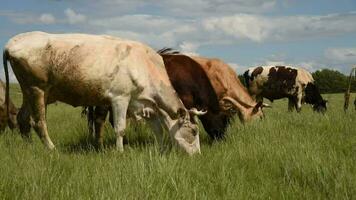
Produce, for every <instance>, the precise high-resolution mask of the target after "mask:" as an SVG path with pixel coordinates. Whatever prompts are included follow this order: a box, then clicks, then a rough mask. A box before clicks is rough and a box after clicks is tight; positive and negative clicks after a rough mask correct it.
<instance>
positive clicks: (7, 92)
mask: <svg viewBox="0 0 356 200" xmlns="http://www.w3.org/2000/svg"><path fill="white" fill-rule="evenodd" d="M8 58H9V52H8V51H7V50H6V49H5V50H4V52H3V54H2V60H3V64H4V71H5V80H6V89H5V104H6V116H7V118H8V120H9V116H10V112H9V102H10V83H9V69H8V65H7V61H8Z"/></svg>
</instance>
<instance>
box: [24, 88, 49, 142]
mask: <svg viewBox="0 0 356 200" xmlns="http://www.w3.org/2000/svg"><path fill="white" fill-rule="evenodd" d="M30 94H31V97H30V99H29V100H30V104H31V115H32V117H33V120H34V126H33V128H34V129H35V131H36V133H37V135H38V136H39V137H40V139H41V141H42V143H43V144H44V145H46V147H48V148H49V149H54V148H55V147H54V144H53V143H52V141H51V138H50V137H49V135H48V129H47V123H46V103H45V93H44V91H43V90H41V89H39V88H37V87H33V88H31V90H30Z"/></svg>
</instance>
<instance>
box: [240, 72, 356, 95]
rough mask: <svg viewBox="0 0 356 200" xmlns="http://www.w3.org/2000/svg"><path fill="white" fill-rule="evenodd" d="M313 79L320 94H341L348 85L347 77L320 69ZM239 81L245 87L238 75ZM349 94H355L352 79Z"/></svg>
mask: <svg viewBox="0 0 356 200" xmlns="http://www.w3.org/2000/svg"><path fill="white" fill-rule="evenodd" d="M312 75H313V78H314V80H315V82H316V84H317V86H318V87H319V90H320V92H321V93H323V94H325V93H343V92H345V90H346V88H347V84H348V78H349V75H344V74H342V73H341V72H339V71H337V70H331V69H322V70H318V71H316V72H314V73H312ZM239 79H240V81H241V82H242V83H243V84H244V85H245V80H244V79H243V76H242V75H239ZM351 92H356V80H355V78H353V80H352V83H351Z"/></svg>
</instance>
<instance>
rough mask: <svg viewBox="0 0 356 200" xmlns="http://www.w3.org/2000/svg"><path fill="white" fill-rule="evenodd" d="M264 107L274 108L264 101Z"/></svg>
mask: <svg viewBox="0 0 356 200" xmlns="http://www.w3.org/2000/svg"><path fill="white" fill-rule="evenodd" d="M262 107H263V108H272V106H271V105H269V104H268V103H263V104H262Z"/></svg>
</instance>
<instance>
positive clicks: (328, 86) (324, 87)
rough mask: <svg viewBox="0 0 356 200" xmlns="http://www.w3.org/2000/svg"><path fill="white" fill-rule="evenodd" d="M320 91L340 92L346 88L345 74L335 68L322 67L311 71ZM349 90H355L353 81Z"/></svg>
mask: <svg viewBox="0 0 356 200" xmlns="http://www.w3.org/2000/svg"><path fill="white" fill-rule="evenodd" d="M312 75H313V78H314V80H315V83H316V85H317V86H318V87H319V90H320V92H321V93H342V92H345V90H346V88H347V76H346V75H344V74H342V73H341V72H339V71H337V70H331V69H322V70H318V71H316V72H314V73H312ZM351 91H356V83H355V81H353V83H352V85H351Z"/></svg>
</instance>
